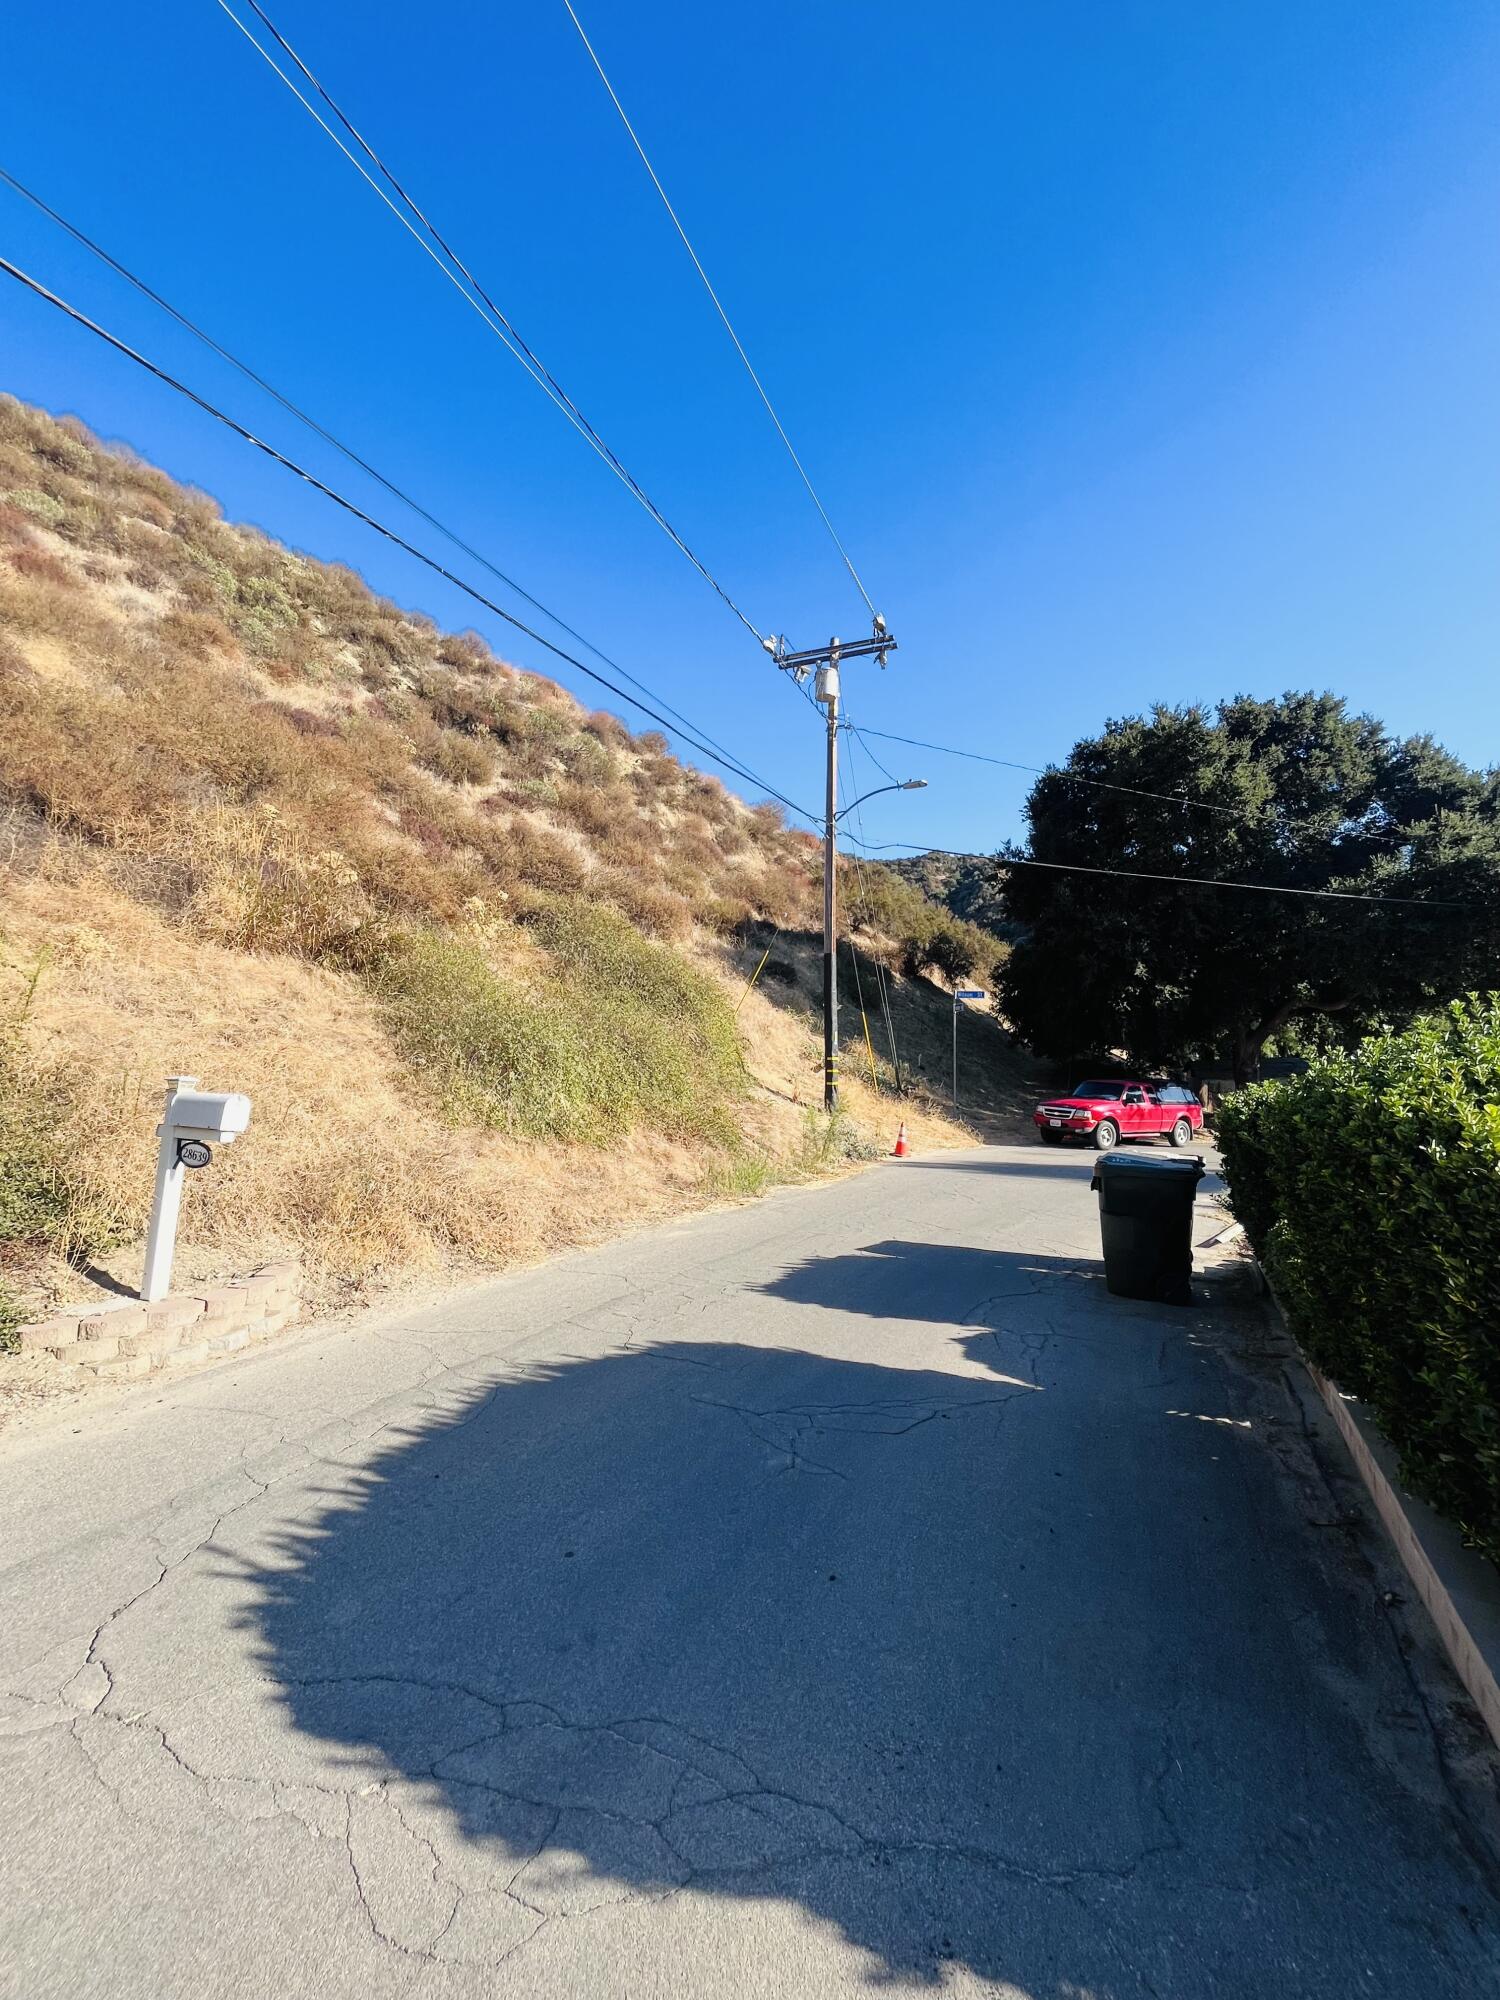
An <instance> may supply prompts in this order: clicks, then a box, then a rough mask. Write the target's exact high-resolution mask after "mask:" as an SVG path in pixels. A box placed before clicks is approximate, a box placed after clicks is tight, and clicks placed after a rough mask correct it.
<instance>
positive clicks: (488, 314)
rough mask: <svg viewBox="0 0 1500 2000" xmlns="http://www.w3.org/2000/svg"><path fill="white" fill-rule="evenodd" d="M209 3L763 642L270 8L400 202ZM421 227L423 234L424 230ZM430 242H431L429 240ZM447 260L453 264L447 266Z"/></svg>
mask: <svg viewBox="0 0 1500 2000" xmlns="http://www.w3.org/2000/svg"><path fill="white" fill-rule="evenodd" d="M215 4H216V5H217V6H218V7H219V9H220V10H221V11H222V12H223V13H224V14H225V15H227V16H228V18H229V19H230V20H231V21H232V22H233V23H234V25H235V27H237V28H238V29H239V31H240V33H241V34H242V35H243V36H244V38H245V40H246V41H247V42H248V43H249V44H250V46H251V48H253V49H254V50H255V52H256V54H257V55H258V56H259V57H260V58H261V60H262V61H263V62H264V63H265V64H266V65H267V67H268V68H270V69H271V70H273V71H274V72H275V74H276V75H277V76H278V77H280V79H281V81H282V82H283V83H284V84H285V85H286V87H287V89H288V90H289V91H290V92H291V93H292V95H293V97H295V98H296V100H297V102H298V103H299V104H300V105H301V106H302V108H303V110H304V111H306V112H307V113H308V115H309V117H311V118H312V119H313V120H314V122H315V123H316V124H317V125H318V126H319V127H320V128H321V129H322V130H323V131H324V132H325V133H326V134H327V135H328V137H329V138H330V139H331V140H332V141H333V143H334V145H335V146H337V147H338V149H339V151H340V152H341V153H342V154H343V155H344V158H345V159H346V160H348V161H349V163H350V165H351V166H353V167H354V168H355V170H356V171H357V172H358V173H359V174H360V176H361V177H362V178H363V179H364V180H365V181H366V182H368V184H369V185H370V186H371V187H372V188H373V189H374V190H375V192H376V194H377V195H379V197H380V199H381V200H382V201H383V202H384V203H385V205H386V207H387V208H388V209H389V210H390V211H391V213H392V214H393V215H394V216H395V217H396V220H397V221H398V222H399V223H400V224H401V225H402V227H403V228H404V229H405V230H406V231H407V233H408V234H409V235H410V236H412V237H413V238H414V239H415V241H416V242H417V243H418V244H420V245H421V247H422V249H423V250H424V251H425V252H426V254H427V256H428V257H429V258H431V260H432V262H433V263H434V264H436V265H437V267H438V269H439V270H440V271H441V272H442V273H443V275H444V277H446V278H447V280H448V282H449V284H451V285H452V286H453V288H454V290H455V291H457V292H458V294H459V296H460V297H461V298H463V299H465V300H466V301H467V302H468V304H469V305H470V306H471V307H472V308H473V310H474V311H475V312H476V313H477V314H478V315H479V317H480V318H481V319H482V320H483V321H484V323H485V325H486V326H488V327H489V329H490V331H491V332H492V333H493V334H494V335H495V336H496V338H497V339H498V340H499V341H500V343H501V345H502V346H503V347H504V348H506V350H507V351H508V352H509V353H510V354H512V355H514V356H515V358H516V360H518V361H519V362H520V364H521V366H522V367H523V368H524V369H525V370H526V372H527V374H528V375H530V377H531V378H532V380H533V381H534V382H535V383H536V384H537V385H538V387H539V388H541V390H542V391H543V393H544V394H545V395H546V396H547V398H548V400H549V401H550V402H552V403H553V404H555V405H556V407H557V408H558V409H559V410H561V411H562V413H563V415H564V416H565V417H566V418H567V419H568V421H569V423H571V424H572V426H573V428H574V429H575V430H576V431H578V432H579V433H580V434H581V435H582V436H583V437H584V438H585V439H586V440H587V442H588V443H589V445H590V446H591V447H592V448H593V450H594V451H595V452H597V453H598V455H599V457H600V458H602V459H603V460H604V462H605V464H606V465H607V466H608V467H609V468H610V470H611V472H613V473H614V474H615V476H616V478H617V479H619V480H620V482H621V483H622V484H623V485H624V486H625V487H626V488H627V489H628V491H629V492H630V493H631V494H632V495H633V496H634V498H635V499H636V500H637V501H638V502H639V504H640V505H641V506H642V507H643V508H644V509H645V511H646V512H647V513H648V514H649V515H650V516H651V518H652V520H653V521H655V522H656V524H657V526H658V527H659V528H660V529H661V530H662V532H663V533H664V534H665V535H666V536H667V537H668V539H669V540H670V541H671V542H673V543H674V544H675V546H676V547H677V548H678V549H679V550H680V551H681V553H682V554H683V555H684V556H686V558H687V560H688V561H689V562H690V563H691V564H692V566H693V568H694V569H695V570H697V572H698V574H699V575H700V576H701V577H702V578H703V579H704V581H705V582H706V583H707V584H708V585H709V587H710V588H711V589H712V590H713V591H714V593H715V594H716V595H717V596H718V597H719V598H720V599H721V600H722V602H723V603H724V604H726V605H727V606H728V608H729V609H730V610H731V611H732V612H733V613H734V615H735V617H736V618H737V619H738V620H739V621H740V623H741V624H742V625H743V626H744V628H745V630H746V631H747V632H749V633H750V634H751V635H752V636H753V637H754V638H755V639H757V640H758V641H759V642H760V643H761V644H762V645H764V644H765V635H764V633H762V631H761V630H760V628H759V626H757V625H756V624H755V623H754V622H753V621H752V620H751V619H750V618H749V617H747V616H746V614H745V613H744V612H743V611H742V610H741V609H740V607H739V605H738V604H737V603H736V602H735V600H734V599H733V598H732V597H731V596H730V594H729V592H728V591H727V590H726V589H725V588H724V586H723V584H721V583H720V582H719V580H718V578H717V577H716V576H715V575H714V574H713V572H712V570H710V569H709V568H708V566H707V564H706V563H704V562H703V561H702V560H701V559H700V558H699V557H698V556H697V555H695V554H694V552H693V550H692V549H691V548H689V546H688V544H687V543H686V541H684V539H683V538H682V536H681V535H680V534H679V533H678V532H677V530H676V528H674V527H673V526H672V523H671V522H670V521H669V520H668V519H667V517H666V515H665V514H663V512H662V511H661V509H660V508H659V507H658V506H657V504H656V502H655V501H654V500H653V499H652V498H651V496H650V494H649V493H647V492H646V490H645V488H644V487H642V486H641V484H640V482H639V481H638V480H637V479H636V478H635V476H634V474H633V473H632V472H631V471H630V470H629V468H628V467H627V466H625V465H624V464H623V463H622V462H621V460H620V459H619V458H617V457H616V455H615V453H614V452H613V451H612V450H611V449H610V447H609V445H607V444H606V443H605V441H604V439H603V438H602V437H601V436H600V434H599V432H598V431H597V430H595V428H594V426H593V425H592V424H591V423H590V422H589V420H588V418H587V417H586V416H585V415H584V414H583V412H582V410H580V409H579V407H578V405H577V404H576V403H575V402H574V401H573V399H572V397H571V396H570V395H569V394H568V393H567V391H566V390H565V389H564V388H563V386H562V384H561V383H560V382H559V381H558V380H557V378H556V376H555V375H553V374H552V372H551V370H550V369H548V368H547V367H545V366H544V364H543V363H542V362H541V360H540V359H539V358H538V357H537V355H536V354H535V352H534V351H533V350H532V348H531V347H529V346H528V345H527V343H526V342H525V341H524V340H523V339H522V338H521V335H520V334H519V333H518V332H517V331H516V328H515V326H514V325H513V324H512V323H511V321H510V320H509V319H507V317H506V316H505V314H504V313H503V312H502V311H501V310H500V308H499V306H498V305H496V303H495V301H494V299H493V298H491V296H490V294H489V293H488V292H487V291H486V290H485V288H484V286H483V285H482V284H481V283H480V282H479V280H478V278H476V277H475V275H474V273H473V272H472V271H471V270H470V268H469V266H468V265H467V264H466V263H465V262H464V261H463V259H462V258H461V257H460V256H459V255H458V253H457V251H456V250H454V248H453V246H452V245H451V244H450V243H449V242H448V240H447V238H446V237H445V236H443V235H442V233H441V232H440V231H439V230H438V228H437V227H436V225H435V224H434V223H433V222H432V221H431V220H430V218H429V217H428V216H427V215H426V214H425V213H424V211H423V210H422V209H421V208H420V207H419V206H418V204H417V203H416V201H415V200H413V198H412V196H411V195H409V194H408V193H407V191H406V189H405V188H404V187H403V186H402V185H401V183H400V181H398V180H397V178H396V176H395V175H394V174H393V173H392V172H391V170H390V168H389V167H388V166H387V165H386V164H385V162H384V160H382V159H381V157H380V155H379V154H378V153H377V152H376V151H375V148H374V147H373V146H372V145H371V144H370V142H369V141H368V139H366V138H365V137H364V135H363V133H362V132H361V131H360V130H359V128H358V127H357V126H356V125H355V124H354V123H353V121H352V120H351V119H349V118H348V117H347V116H346V115H345V113H344V112H343V111H342V110H340V108H339V106H338V105H337V104H336V103H335V102H334V100H333V98H332V97H331V96H330V95H329V93H328V92H327V91H326V90H325V89H324V87H323V85H322V84H321V83H320V82H319V81H318V79H317V77H315V76H314V75H313V73H312V71H311V70H310V69H309V68H308V66H307V64H306V63H305V62H304V61H303V60H302V58H301V56H299V55H298V54H297V51H296V50H295V49H294V48H293V47H292V45H291V43H290V42H289V41H288V40H287V39H286V37H285V36H284V35H283V34H282V32H281V30H280V29H279V28H278V27H277V26H276V24H275V22H274V21H273V20H272V19H271V17H270V15H269V14H267V12H266V11H265V9H264V8H263V7H262V6H260V5H259V0H245V4H246V5H247V6H248V7H249V8H250V9H251V11H252V12H253V13H254V14H255V17H256V19H257V20H258V21H260V22H261V24H262V25H263V26H264V28H265V30H266V32H267V34H269V35H270V36H271V38H272V39H273V40H274V42H275V43H276V45H277V47H278V48H279V49H280V50H281V51H282V52H283V54H284V55H285V56H286V57H287V60H288V61H289V62H291V63H292V64H293V65H294V66H295V67H296V69H297V70H298V72H299V73H300V74H301V75H302V76H303V77H304V78H305V80H306V81H307V83H308V84H309V85H310V86H311V88H312V89H313V90H314V91H315V92H316V93H317V95H318V96H319V97H320V98H321V99H322V101H323V103H324V104H325V105H327V107H328V109H329V111H331V112H332V114H333V116H334V117H335V118H336V119H337V120H338V122H339V124H340V125H341V126H342V127H343V128H344V130H345V131H346V132H347V133H348V134H349V137H350V138H351V139H353V141H354V143H355V144H356V145H357V146H358V147H359V149H360V151H361V152H362V153H363V154H364V155H365V157H366V159H368V160H369V161H370V163H371V165H373V166H374V168H375V170H376V172H377V173H378V174H379V175H380V176H381V179H382V180H384V181H385V183H386V184H387V186H388V187H389V188H390V189H391V190H393V191H394V193H395V195H396V197H397V200H398V201H399V202H400V203H401V206H400V207H397V205H396V201H393V200H392V199H391V195H390V194H388V193H387V192H386V188H385V187H382V186H381V185H380V182H379V181H377V180H376V179H375V178H374V176H373V175H372V174H371V173H370V171H369V169H368V168H367V167H366V166H365V164H364V162H363V161H362V160H360V159H359V158H357V157H356V155H355V154H354V153H352V152H351V151H350V150H349V148H348V146H347V145H345V143H344V141H343V140H342V139H341V138H340V137H339V135H338V133H337V132H335V131H334V129H333V127H332V126H331V125H330V124H329V123H328V121H327V119H326V118H324V117H323V115H322V113H321V112H320V111H319V110H318V108H317V106H316V105H315V104H313V103H311V102H310V101H309V99H308V98H306V97H305V96H304V95H303V93H302V92H301V90H299V89H298V87H297V85H296V83H295V82H294V81H293V80H292V78H291V77H289V76H288V75H287V73H286V71H285V70H284V69H283V68H282V67H281V65H280V63H278V62H277V60H276V58H275V57H274V56H273V55H272V54H271V52H270V51H269V50H268V49H266V48H265V47H263V46H262V44H261V43H260V41H258V40H257V38H256V36H255V35H254V33H253V32H252V31H251V29H250V28H249V27H247V26H246V24H245V23H244V22H243V21H242V20H241V19H240V17H239V15H238V14H236V12H235V11H234V9H233V8H232V7H231V6H230V5H229V4H228V0H215ZM413 217H415V219H416V220H415V223H414V222H413V220H412V218H413ZM418 224H420V228H419V227H418V226H417V225H418ZM424 231H425V235H424V234H423V232H424ZM434 246H436V247H435V248H434ZM439 252H441V255H439ZM444 258H446V259H447V260H448V261H447V263H445V262H444V261H443V260H444ZM450 266H452V268H451V269H450ZM455 271H457V272H458V273H459V274H460V276H455V275H454V272H455ZM460 278H461V279H462V282H460Z"/></svg>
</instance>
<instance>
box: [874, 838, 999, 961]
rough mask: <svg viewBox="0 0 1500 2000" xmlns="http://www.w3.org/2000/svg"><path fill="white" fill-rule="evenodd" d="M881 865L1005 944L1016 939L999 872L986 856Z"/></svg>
mask: <svg viewBox="0 0 1500 2000" xmlns="http://www.w3.org/2000/svg"><path fill="white" fill-rule="evenodd" d="M880 866H881V867H882V868H886V869H888V870H889V871H890V873H891V874H893V875H895V876H897V877H898V878H899V879H900V880H901V881H903V882H905V883H907V884H909V885H910V886H911V887H913V888H915V889H918V890H920V891H921V893H922V894H923V895H924V896H926V897H928V898H929V899H930V900H931V901H932V902H934V903H940V904H942V905H943V907H944V908H945V909H948V910H951V911H952V913H953V915H954V916H956V917H958V918H960V919H961V920H962V921H963V922H964V923H969V924H977V925H978V926H979V927H980V928H981V929H983V930H986V931H989V932H991V933H992V934H993V935H994V936H996V937H997V938H1000V939H1001V940H1003V941H1007V942H1009V941H1012V940H1013V939H1014V935H1015V925H1014V924H1013V923H1012V921H1011V920H1010V918H1009V916H1008V915H1007V913H1006V908H1005V894H1004V891H1003V889H1002V888H1001V885H1000V877H999V873H998V871H997V870H996V869H995V867H994V866H993V865H992V863H991V862H990V861H989V860H988V859H987V858H986V857H985V856H984V855H982V854H966V855H957V854H913V855H909V856H907V857H905V858H903V859H901V860H899V861H885V862H882V863H881V864H880Z"/></svg>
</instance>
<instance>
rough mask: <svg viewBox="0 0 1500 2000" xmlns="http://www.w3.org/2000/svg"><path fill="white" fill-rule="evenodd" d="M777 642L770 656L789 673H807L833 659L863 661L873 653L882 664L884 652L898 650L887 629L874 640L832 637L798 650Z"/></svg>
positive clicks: (883, 662)
mask: <svg viewBox="0 0 1500 2000" xmlns="http://www.w3.org/2000/svg"><path fill="white" fill-rule="evenodd" d="M780 643H781V642H780V641H778V642H777V650H776V651H775V652H773V654H772V658H773V659H774V660H775V662H776V664H777V666H778V667H784V668H785V669H786V671H787V672H788V673H789V674H796V673H806V672H807V671H808V669H809V668H811V667H821V666H825V665H826V664H827V663H828V661H830V660H833V659H840V660H865V659H869V658H871V657H872V656H873V657H874V658H875V659H878V660H879V662H880V664H881V666H884V665H885V656H886V654H887V653H894V652H897V651H899V650H900V649H899V648H898V646H897V644H896V641H895V640H894V639H893V638H892V637H891V635H890V634H889V632H881V633H877V634H876V636H875V637H874V638H873V639H832V640H830V641H829V643H828V644H827V645H826V646H808V647H806V648H804V650H803V651H801V652H800V653H787V652H782V651H781V650H780Z"/></svg>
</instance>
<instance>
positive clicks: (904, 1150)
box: [891, 1118, 911, 1160]
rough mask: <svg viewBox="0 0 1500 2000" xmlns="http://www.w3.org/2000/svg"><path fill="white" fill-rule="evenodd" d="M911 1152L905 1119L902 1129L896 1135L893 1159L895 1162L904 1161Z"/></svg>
mask: <svg viewBox="0 0 1500 2000" xmlns="http://www.w3.org/2000/svg"><path fill="white" fill-rule="evenodd" d="M910 1151H911V1148H910V1146H908V1145H907V1143H906V1120H905V1119H904V1118H903V1119H902V1120H901V1129H900V1131H899V1132H898V1133H897V1134H896V1144H895V1148H894V1150H893V1151H892V1153H891V1158H892V1159H893V1160H904V1159H905V1158H906V1156H907V1154H908V1153H909V1152H910Z"/></svg>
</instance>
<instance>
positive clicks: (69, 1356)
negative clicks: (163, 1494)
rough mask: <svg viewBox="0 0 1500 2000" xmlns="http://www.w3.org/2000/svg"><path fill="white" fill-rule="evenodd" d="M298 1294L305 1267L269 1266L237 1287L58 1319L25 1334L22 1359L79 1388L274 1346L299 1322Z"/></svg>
mask: <svg viewBox="0 0 1500 2000" xmlns="http://www.w3.org/2000/svg"><path fill="white" fill-rule="evenodd" d="M301 1293H302V1273H301V1268H300V1266H298V1265H297V1264H296V1263H293V1262H290V1261H288V1262H285V1263H280V1264H267V1265H265V1266H264V1267H263V1268H262V1269H261V1270H259V1271H256V1272H253V1273H252V1274H251V1276H250V1277H248V1278H241V1279H240V1280H238V1281H237V1282H236V1283H234V1284H229V1285H212V1286H205V1287H204V1288H203V1289H202V1290H201V1291H189V1292H169V1293H168V1295H167V1296H166V1298H164V1299H158V1300H157V1301H156V1303H155V1305H149V1306H148V1305H141V1304H138V1303H134V1302H125V1303H122V1304H120V1305H117V1306H104V1307H99V1306H88V1307H80V1308H78V1309H77V1310H76V1311H70V1312H64V1313H55V1314H54V1315H53V1316H52V1318H50V1319H44V1320H37V1321H35V1322H34V1323H33V1324H32V1325H30V1326H23V1327H22V1328H21V1340H20V1345H21V1352H22V1353H23V1354H34V1355H37V1356H38V1357H40V1356H43V1355H45V1356H47V1357H48V1358H50V1359H51V1360H52V1361H54V1362H56V1363H57V1365H58V1368H59V1369H60V1370H66V1371H67V1373H68V1376H69V1378H70V1379H71V1380H74V1381H77V1382H79V1383H84V1382H92V1381H101V1382H109V1381H115V1380H121V1381H126V1380H129V1379H130V1378H131V1377H133V1376H138V1375H151V1374H154V1373H155V1372H156V1370H157V1369H159V1368H163V1367H166V1366H167V1365H168V1364H176V1365H185V1364H188V1363H192V1362H201V1361H207V1360H209V1359H211V1358H212V1357H213V1356H215V1355H219V1354H233V1353H234V1352H235V1351H236V1349H238V1348H242V1347H248V1346H250V1345H251V1343H252V1342H254V1341H259V1340H269V1339H270V1337H271V1335H272V1334H275V1333H280V1332H281V1330H282V1328H283V1327H286V1326H290V1325H291V1323H292V1321H293V1320H294V1319H295V1318H296V1317H297V1311H298V1307H299V1304H300V1301H301Z"/></svg>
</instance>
